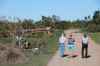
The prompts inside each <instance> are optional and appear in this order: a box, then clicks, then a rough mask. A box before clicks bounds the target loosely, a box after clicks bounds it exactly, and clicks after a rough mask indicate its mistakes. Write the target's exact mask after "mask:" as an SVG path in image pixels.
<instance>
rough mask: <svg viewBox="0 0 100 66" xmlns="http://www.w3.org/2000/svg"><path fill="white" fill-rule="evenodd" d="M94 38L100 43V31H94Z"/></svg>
mask: <svg viewBox="0 0 100 66" xmlns="http://www.w3.org/2000/svg"><path fill="white" fill-rule="evenodd" d="M92 38H93V40H94V41H95V42H96V43H98V44H100V32H97V33H93V34H92Z"/></svg>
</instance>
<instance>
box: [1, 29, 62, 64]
mask: <svg viewBox="0 0 100 66" xmlns="http://www.w3.org/2000/svg"><path fill="white" fill-rule="evenodd" d="M61 32H62V30H59V31H55V32H54V34H53V36H51V37H48V38H46V39H47V40H48V41H47V52H48V53H47V54H43V53H41V54H39V55H34V54H33V53H32V52H29V51H26V52H25V55H26V56H27V57H28V58H29V60H28V62H26V63H24V64H0V66H46V64H47V63H48V61H49V60H50V58H51V57H52V56H53V54H54V53H55V52H56V50H57V48H58V37H59V36H60V34H61ZM27 39H28V40H29V41H30V42H32V38H27ZM11 40H12V39H11V38H10V39H9V38H1V39H0V42H1V43H5V44H6V43H10V42H11Z"/></svg>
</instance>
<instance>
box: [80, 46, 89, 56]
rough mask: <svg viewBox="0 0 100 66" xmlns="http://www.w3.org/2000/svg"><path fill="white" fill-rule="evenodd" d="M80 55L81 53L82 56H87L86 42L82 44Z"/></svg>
mask: <svg viewBox="0 0 100 66" xmlns="http://www.w3.org/2000/svg"><path fill="white" fill-rule="evenodd" d="M81 55H82V57H87V56H88V44H82V51H81Z"/></svg>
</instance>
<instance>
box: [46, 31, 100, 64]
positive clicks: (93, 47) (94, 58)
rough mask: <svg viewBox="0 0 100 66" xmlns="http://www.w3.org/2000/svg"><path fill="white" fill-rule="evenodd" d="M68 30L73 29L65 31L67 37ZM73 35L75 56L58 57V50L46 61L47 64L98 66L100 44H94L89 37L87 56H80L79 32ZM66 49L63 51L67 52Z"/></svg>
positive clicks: (80, 35)
mask: <svg viewBox="0 0 100 66" xmlns="http://www.w3.org/2000/svg"><path fill="white" fill-rule="evenodd" d="M70 32H75V30H67V31H65V34H66V37H68V35H69V33H70ZM73 37H74V38H75V41H76V45H77V50H76V52H75V53H76V54H77V55H78V56H77V57H75V58H70V57H67V56H66V57H64V58H62V57H60V56H59V51H57V52H56V53H55V55H54V56H53V57H52V58H51V60H50V61H49V62H48V64H47V66H100V52H99V51H100V46H99V45H98V44H96V43H95V42H94V41H93V40H92V39H91V38H89V49H88V50H89V53H88V54H89V55H90V57H89V58H81V37H82V34H81V33H73ZM67 53H68V51H67V50H66V51H65V54H67Z"/></svg>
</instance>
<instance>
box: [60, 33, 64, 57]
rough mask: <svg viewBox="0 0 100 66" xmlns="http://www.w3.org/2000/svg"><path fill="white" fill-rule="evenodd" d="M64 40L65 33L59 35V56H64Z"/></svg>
mask: <svg viewBox="0 0 100 66" xmlns="http://www.w3.org/2000/svg"><path fill="white" fill-rule="evenodd" d="M65 41H66V38H65V35H64V34H62V35H61V36H60V37H59V51H60V56H61V57H64V51H65Z"/></svg>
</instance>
